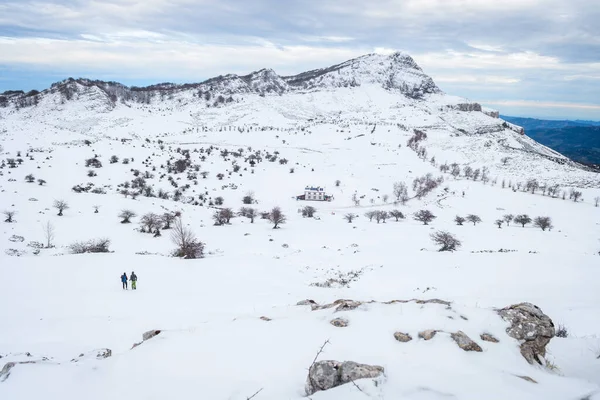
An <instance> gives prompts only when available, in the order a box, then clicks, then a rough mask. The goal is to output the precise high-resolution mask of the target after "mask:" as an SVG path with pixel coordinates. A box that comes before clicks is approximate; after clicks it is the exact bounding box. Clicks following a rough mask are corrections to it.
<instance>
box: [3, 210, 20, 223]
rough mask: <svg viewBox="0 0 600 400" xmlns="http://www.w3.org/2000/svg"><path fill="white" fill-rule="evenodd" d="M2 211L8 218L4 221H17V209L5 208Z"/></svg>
mask: <svg viewBox="0 0 600 400" xmlns="http://www.w3.org/2000/svg"><path fill="white" fill-rule="evenodd" d="M2 213H3V214H4V216H5V217H6V219H5V220H4V222H8V223H12V222H15V220H14V217H15V214H17V212H16V211H14V210H5V211H3V212H2Z"/></svg>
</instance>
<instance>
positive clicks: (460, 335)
mask: <svg viewBox="0 0 600 400" xmlns="http://www.w3.org/2000/svg"><path fill="white" fill-rule="evenodd" d="M450 337H452V339H453V340H454V341H455V342H456V344H457V345H458V347H460V348H461V349H463V350H464V351H477V352H481V351H482V349H481V347H480V346H479V345H478V344H477V343H475V342H474V341H473V340H472V339H471V338H470V337H468V336H467V334H466V333H464V332H463V331H458V332H455V333H451V334H450Z"/></svg>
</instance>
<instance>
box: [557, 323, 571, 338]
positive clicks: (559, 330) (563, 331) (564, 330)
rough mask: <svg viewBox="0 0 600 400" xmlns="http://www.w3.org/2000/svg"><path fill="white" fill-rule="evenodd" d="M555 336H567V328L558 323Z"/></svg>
mask: <svg viewBox="0 0 600 400" xmlns="http://www.w3.org/2000/svg"><path fill="white" fill-rule="evenodd" d="M556 337H559V338H566V337H569V330H568V329H567V327H566V326H564V325H563V324H558V328H557V329H556Z"/></svg>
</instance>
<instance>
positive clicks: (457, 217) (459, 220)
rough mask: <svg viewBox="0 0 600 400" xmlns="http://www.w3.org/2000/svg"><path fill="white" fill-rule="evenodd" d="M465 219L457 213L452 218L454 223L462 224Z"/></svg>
mask: <svg viewBox="0 0 600 400" xmlns="http://www.w3.org/2000/svg"><path fill="white" fill-rule="evenodd" d="M465 221H466V220H465V219H464V218H463V217H461V216H460V215H457V216H456V218H454V222H456V225H462V224H464V223H465Z"/></svg>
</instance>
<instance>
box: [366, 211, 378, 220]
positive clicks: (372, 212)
mask: <svg viewBox="0 0 600 400" xmlns="http://www.w3.org/2000/svg"><path fill="white" fill-rule="evenodd" d="M376 215H377V211H367V212H366V213H365V217H367V218H369V222H371V221H373V218H375V216H376Z"/></svg>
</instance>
